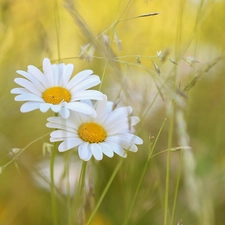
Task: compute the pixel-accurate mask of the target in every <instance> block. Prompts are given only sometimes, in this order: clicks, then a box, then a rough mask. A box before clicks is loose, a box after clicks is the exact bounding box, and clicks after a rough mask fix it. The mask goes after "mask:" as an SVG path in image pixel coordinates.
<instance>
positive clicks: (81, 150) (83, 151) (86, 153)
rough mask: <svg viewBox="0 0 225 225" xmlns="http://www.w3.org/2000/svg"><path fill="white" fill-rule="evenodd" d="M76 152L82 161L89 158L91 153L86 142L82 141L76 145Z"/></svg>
mask: <svg viewBox="0 0 225 225" xmlns="http://www.w3.org/2000/svg"><path fill="white" fill-rule="evenodd" d="M78 154H79V156H80V158H81V159H83V160H84V161H88V160H90V158H91V156H92V153H91V150H90V147H89V144H88V143H87V142H83V143H82V144H80V145H79V146H78Z"/></svg>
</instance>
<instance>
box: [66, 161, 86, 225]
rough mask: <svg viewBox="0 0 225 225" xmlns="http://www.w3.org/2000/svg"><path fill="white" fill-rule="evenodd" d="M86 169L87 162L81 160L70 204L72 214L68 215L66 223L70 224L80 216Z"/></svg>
mask: <svg viewBox="0 0 225 225" xmlns="http://www.w3.org/2000/svg"><path fill="white" fill-rule="evenodd" d="M86 170H87V162H85V161H83V163H82V167H81V171H80V177H79V182H78V186H76V187H75V188H76V189H75V190H74V195H75V196H74V200H73V205H72V210H71V212H73V214H70V215H69V220H68V225H72V224H74V223H75V222H76V220H78V217H79V216H80V214H79V211H80V208H81V207H83V202H82V201H83V191H84V187H85V177H86Z"/></svg>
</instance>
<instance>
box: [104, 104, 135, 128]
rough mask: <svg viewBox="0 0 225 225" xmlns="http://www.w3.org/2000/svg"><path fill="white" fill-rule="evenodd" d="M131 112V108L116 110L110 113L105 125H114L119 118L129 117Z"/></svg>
mask: <svg viewBox="0 0 225 225" xmlns="http://www.w3.org/2000/svg"><path fill="white" fill-rule="evenodd" d="M131 112H132V107H130V106H128V107H120V108H117V109H115V110H114V111H112V112H111V113H110V115H109V117H108V118H107V120H106V121H105V125H107V124H109V123H114V122H115V121H117V120H118V119H119V118H126V117H128V116H129V115H130V113H131Z"/></svg>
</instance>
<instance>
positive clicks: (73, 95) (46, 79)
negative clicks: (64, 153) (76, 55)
mask: <svg viewBox="0 0 225 225" xmlns="http://www.w3.org/2000/svg"><path fill="white" fill-rule="evenodd" d="M73 69H74V66H73V64H67V65H65V64H64V63H60V64H53V65H51V63H50V60H49V59H48V58H45V59H44V60H43V71H44V72H43V73H42V72H41V71H40V70H39V69H38V68H37V67H35V66H31V65H30V66H28V71H27V72H26V71H22V70H18V71H17V73H18V74H20V75H22V76H23V77H24V78H16V79H15V80H14V81H15V82H16V83H17V84H19V85H20V86H21V88H14V89H12V91H11V93H12V94H18V95H17V96H16V97H15V100H16V101H26V102H25V103H24V104H23V105H22V106H21V108H20V110H21V112H29V111H32V110H35V109H40V110H41V111H42V112H47V111H48V110H49V109H51V110H52V111H53V112H55V113H59V114H60V115H61V116H62V117H63V118H68V117H69V115H70V111H76V112H81V113H84V114H88V115H91V116H96V112H95V110H94V109H93V107H91V106H89V105H88V104H85V103H83V102H80V100H84V99H92V100H101V99H102V96H103V94H102V93H101V92H99V91H96V90H87V89H89V88H91V87H94V86H96V85H97V84H99V83H100V79H99V76H97V75H93V74H92V73H93V71H92V70H84V71H81V72H79V73H78V74H76V75H75V76H74V77H73V78H72V79H71V76H72V73H73Z"/></svg>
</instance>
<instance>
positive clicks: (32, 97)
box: [15, 93, 44, 102]
mask: <svg viewBox="0 0 225 225" xmlns="http://www.w3.org/2000/svg"><path fill="white" fill-rule="evenodd" d="M15 101H34V102H44V101H43V99H42V98H41V97H39V96H37V95H34V94H29V93H28V94H27V93H24V94H21V95H17V96H16V97H15Z"/></svg>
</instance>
